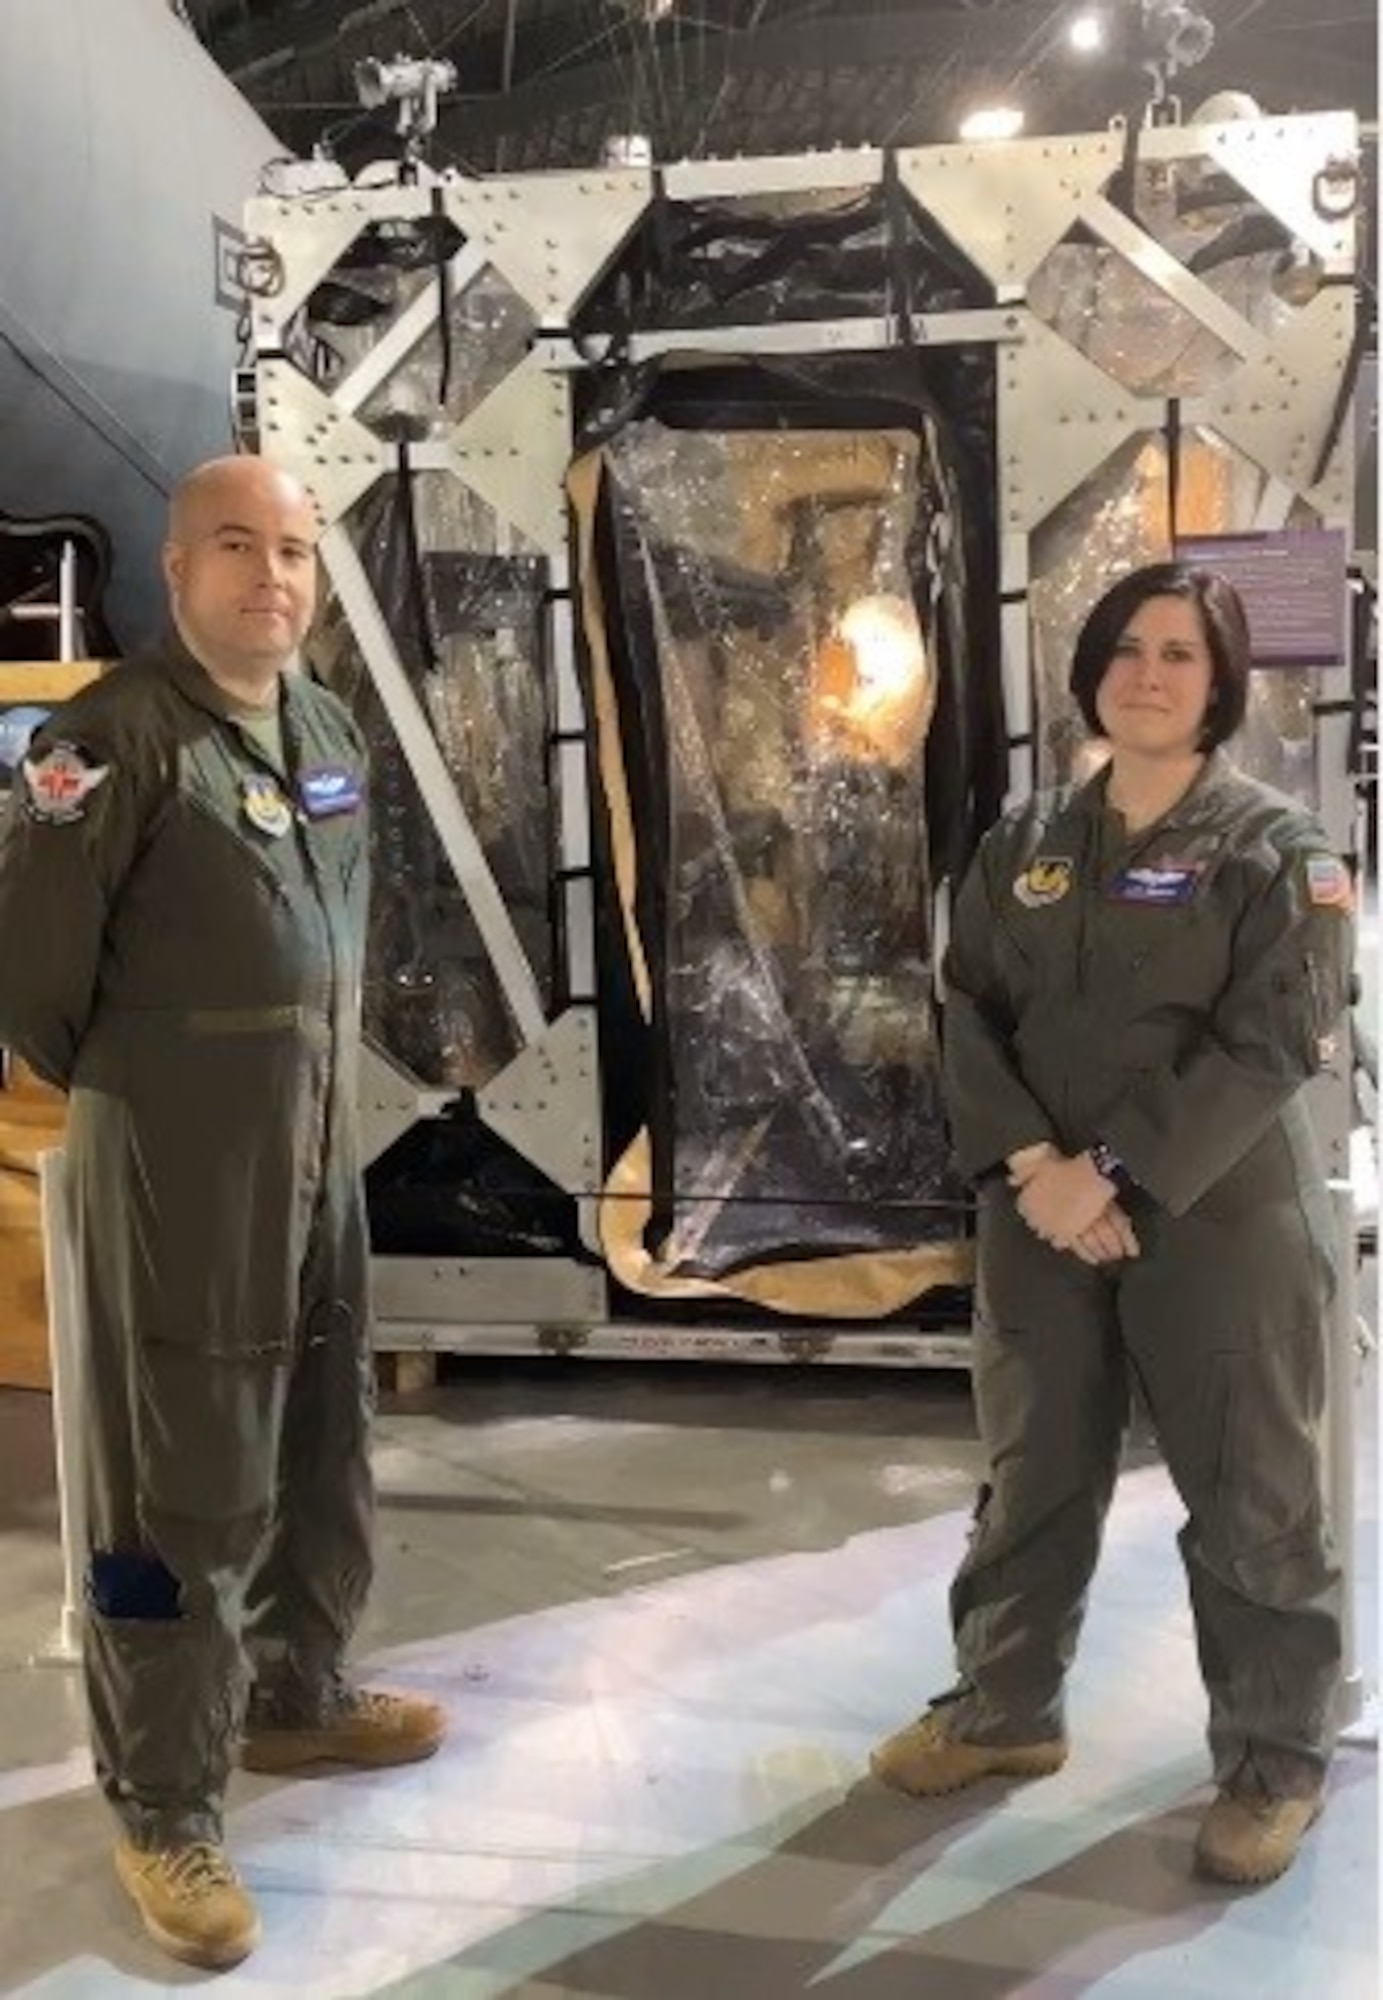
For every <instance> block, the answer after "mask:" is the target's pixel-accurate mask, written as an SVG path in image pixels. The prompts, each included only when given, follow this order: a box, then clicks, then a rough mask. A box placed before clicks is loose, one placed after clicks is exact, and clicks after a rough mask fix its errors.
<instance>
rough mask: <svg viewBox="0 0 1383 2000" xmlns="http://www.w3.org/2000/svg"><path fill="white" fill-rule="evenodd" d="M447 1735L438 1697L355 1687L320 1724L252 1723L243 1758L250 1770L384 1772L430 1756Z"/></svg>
mask: <svg viewBox="0 0 1383 2000" xmlns="http://www.w3.org/2000/svg"><path fill="white" fill-rule="evenodd" d="M446 1733H447V1719H446V1715H445V1714H444V1712H443V1711H442V1710H441V1709H440V1708H439V1707H438V1706H437V1704H436V1702H435V1701H424V1700H422V1699H421V1697H420V1696H418V1695H411V1694H385V1693H383V1692H381V1691H380V1690H379V1689H375V1688H353V1689H349V1690H346V1691H345V1692H343V1694H342V1696H341V1699H340V1701H339V1702H338V1703H337V1705H336V1706H335V1707H334V1708H333V1709H332V1710H331V1711H330V1713H329V1714H328V1715H326V1716H325V1717H324V1718H323V1719H322V1720H321V1721H319V1722H312V1723H303V1724H301V1725H299V1726H294V1727H281V1728H275V1727H267V1726H266V1727H260V1726H258V1725H257V1724H256V1723H254V1722H253V1721H251V1722H249V1723H248V1724H247V1725H246V1729H245V1736H244V1740H243V1742H242V1743H241V1746H240V1762H241V1764H242V1765H243V1767H244V1768H245V1770H247V1771H269V1772H282V1771H299V1770H302V1769H304V1768H305V1767H307V1766H309V1765H312V1764H353V1765H357V1766H364V1767H365V1768H367V1769H372V1770H379V1769H383V1768H384V1767H385V1766H387V1765H390V1764H416V1763H418V1762H419V1761H420V1760H421V1759H422V1758H424V1757H430V1756H431V1755H432V1753H433V1751H434V1750H436V1748H437V1747H438V1745H439V1744H440V1743H441V1741H442V1738H443V1737H444V1736H445V1735H446Z"/></svg>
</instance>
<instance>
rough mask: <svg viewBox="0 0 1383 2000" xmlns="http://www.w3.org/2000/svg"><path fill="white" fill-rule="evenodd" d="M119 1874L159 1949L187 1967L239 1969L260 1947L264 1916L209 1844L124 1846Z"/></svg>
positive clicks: (118, 1848)
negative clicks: (234, 1967)
mask: <svg viewBox="0 0 1383 2000" xmlns="http://www.w3.org/2000/svg"><path fill="white" fill-rule="evenodd" d="M115 1872H116V1874H117V1875H118V1876H119V1877H120V1881H121V1884H122V1886H123V1887H124V1889H125V1891H126V1893H127V1894H128V1896H129V1898H130V1900H131V1902H132V1903H133V1904H134V1906H135V1908H136V1909H137V1910H138V1911H139V1914H140V1917H141V1918H142V1919H143V1923H144V1928H145V1930H146V1931H147V1932H148V1933H149V1935H150V1937H151V1938H152V1939H153V1940H154V1942H155V1944H159V1945H162V1947H163V1949H164V1950H165V1951H166V1952H168V1953H169V1954H170V1955H171V1956H172V1957H173V1958H178V1959H181V1960H182V1961H183V1963H184V1964H185V1965H200V1966H204V1967H206V1968H207V1969H208V1970H211V1971H217V1970H220V1969H222V1968H224V1967H225V1966H228V1965H239V1963H240V1961H241V1959H242V1958H248V1957H249V1955H250V1953H251V1952H252V1951H253V1950H254V1948H255V1946H256V1945H257V1944H258V1943H259V1913H258V1911H257V1910H256V1909H255V1906H254V1903H253V1902H252V1901H251V1899H250V1897H249V1896H248V1895H247V1893H246V1891H245V1889H244V1888H243V1887H242V1885H241V1882H240V1877H239V1876H238V1875H237V1874H236V1872H235V1870H234V1868H232V1867H231V1864H230V1862H229V1861H228V1860H227V1859H226V1856H225V1853H224V1851H223V1850H222V1849H221V1848H219V1847H216V1846H214V1845H213V1844H212V1842H211V1841H209V1840H199V1841H196V1842H194V1843H192V1844H191V1845H190V1846H187V1847H167V1848H161V1849H157V1850H152V1849H151V1850H145V1849H144V1848H139V1847H134V1846H132V1845H131V1843H130V1842H129V1841H128V1840H122V1841H119V1842H117V1844H116V1849H115Z"/></svg>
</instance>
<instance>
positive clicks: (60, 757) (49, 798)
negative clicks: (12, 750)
mask: <svg viewBox="0 0 1383 2000" xmlns="http://www.w3.org/2000/svg"><path fill="white" fill-rule="evenodd" d="M21 768H22V770H23V773H24V806H25V810H26V811H27V812H28V815H29V817H30V819H36V820H42V821H43V822H44V823H45V824H46V825H48V826H67V825H70V824H71V823H72V821H73V820H79V819H83V818H85V816H86V802H87V800H88V799H89V798H90V797H91V794H92V793H93V792H94V791H95V790H96V787H97V786H98V785H99V784H101V783H103V781H104V780H105V779H106V778H108V777H109V776H110V766H109V764H93V763H92V762H91V760H90V758H88V756H87V755H86V752H85V751H84V750H82V749H81V748H80V747H79V746H78V745H77V744H75V743H55V744H54V745H53V747H52V749H51V750H45V751H44V753H43V755H42V756H41V757H26V758H25V759H24V762H23V765H22V766H21Z"/></svg>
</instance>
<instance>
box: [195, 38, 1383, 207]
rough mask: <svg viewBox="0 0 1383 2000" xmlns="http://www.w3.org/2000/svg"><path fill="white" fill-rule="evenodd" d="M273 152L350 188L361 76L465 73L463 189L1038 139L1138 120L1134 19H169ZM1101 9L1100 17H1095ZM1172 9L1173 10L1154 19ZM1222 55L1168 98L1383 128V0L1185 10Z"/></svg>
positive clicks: (451, 117)
mask: <svg viewBox="0 0 1383 2000" xmlns="http://www.w3.org/2000/svg"><path fill="white" fill-rule="evenodd" d="M173 4H174V5H175V6H176V7H177V9H178V11H179V12H180V13H181V14H182V15H183V16H184V17H185V18H186V19H187V20H188V21H189V22H190V24H191V26H192V27H193V29H194V30H195V32H196V33H197V34H198V35H199V37H200V38H201V40H202V41H203V42H204V43H205V45H206V46H207V48H208V49H209V50H210V51H211V53H212V55H213V56H214V57H215V58H216V60H217V62H218V63H219V64H220V65H221V67H222V68H223V69H225V70H226V71H227V73H228V74H229V75H230V76H231V77H232V78H233V79H234V80H235V82H236V83H237V84H238V86H239V87H240V89H241V90H242V91H243V92H244V94H245V96H246V97H248V98H249V99H250V101H251V102H252V103H253V104H254V105H255V107H256V108H257V109H258V111H259V112H260V114H261V115H262V116H263V117H264V118H265V119H266V120H267V121H268V123H269V124H270V125H271V126H272V127H273V128H274V130H275V131H276V132H277V133H278V134H279V136H280V137H281V138H282V139H283V141H284V145H285V148H286V149H287V150H289V151H292V152H296V153H304V154H305V153H309V152H310V151H311V150H312V148H313V146H314V145H315V144H316V143H318V142H319V141H323V140H326V141H327V143H328V145H329V146H330V147H331V148H332V149H333V150H334V151H335V152H336V154H337V157H339V158H340V159H341V161H342V163H343V164H345V165H346V166H348V167H351V168H352V169H354V168H356V167H358V166H360V165H362V164H363V163H364V162H365V161H366V160H369V159H374V158H378V157H380V156H381V155H385V154H387V153H388V152H389V151H390V150H391V135H392V124H391V119H390V115H389V114H388V113H386V112H369V113H367V112H362V110H361V108H360V105H359V100H358V98H357V95H356V90H355V84H354V66H355V64H356V63H357V62H358V61H360V60H361V59H362V58H365V57H370V56H373V57H379V58H382V59H385V60H390V59H393V58H394V57H397V56H400V55H403V56H409V57H417V56H424V55H426V56H433V57H438V58H445V59H446V60H448V61H450V62H452V63H454V64H455V66H456V69H457V73H458V81H457V88H456V91H455V92H454V93H453V94H452V95H451V96H450V97H448V98H447V99H446V100H445V102H444V106H443V110H442V114H441V118H440V121H439V124H438V128H437V131H436V134H435V135H434V138H433V140H432V143H431V146H430V150H429V158H430V159H431V160H432V162H433V164H434V165H437V166H447V165H455V166H459V167H462V168H464V169H470V170H474V171H492V170H495V169H497V168H509V169H517V168H531V167H544V166H570V165H588V164H590V163H592V162H594V161H596V160H598V159H599V158H600V157H601V154H602V148H603V146H604V143H605V141H606V140H607V139H608V138H610V137H611V136H612V135H616V134H621V133H631V132H640V133H644V134H647V135H648V136H649V138H650V139H651V141H652V146H653V153H654V157H655V158H656V159H658V160H660V161H668V160H675V159H681V158H685V157H705V156H707V155H712V154H720V155H724V154H733V153H740V152H752V153H765V152H797V151H802V150H804V149H806V148H809V147H829V146H833V145H838V144H839V145H866V144H868V145H878V144H898V145H925V144H933V143H937V142H940V141H944V140H948V139H953V138H954V137H955V136H956V126H957V123H958V121H959V118H960V116H961V115H962V113H963V112H964V111H965V110H966V109H967V108H969V107H970V106H971V105H973V104H974V103H975V102H976V101H978V100H992V99H993V98H994V97H995V96H997V95H1000V94H1009V95H1013V96H1015V97H1017V98H1018V99H1019V100H1020V101H1021V102H1022V104H1023V106H1024V109H1025V112H1026V117H1027V130H1028V131H1029V132H1030V133H1031V132H1037V133H1042V132H1079V131H1089V130H1093V129H1098V128H1100V127H1102V126H1104V125H1105V124H1107V123H1108V121H1109V119H1110V118H1111V117H1112V116H1114V115H1115V114H1116V113H1119V112H1121V111H1122V112H1127V113H1130V114H1132V115H1134V116H1138V117H1141V116H1142V113H1143V107H1144V106H1145V105H1146V103H1147V98H1148V93H1149V89H1150V88H1151V79H1150V77H1149V76H1148V74H1147V73H1146V72H1145V71H1144V70H1143V69H1142V68H1141V67H1140V60H1141V58H1142V57H1143V56H1144V55H1145V54H1146V53H1147V50H1146V46H1140V42H1139V38H1140V35H1141V33H1142V29H1141V22H1142V18H1143V7H1144V4H1145V0H1102V11H1103V12H1104V13H1105V14H1106V15H1107V16H1108V17H1110V19H1111V21H1112V22H1113V24H1114V28H1115V33H1116V42H1117V43H1118V44H1121V46H1122V54H1120V53H1117V52H1116V53H1114V54H1106V55H1105V56H1103V57H1098V58H1093V59H1092V58H1084V59H1082V58H1078V57H1076V56H1074V55H1073V54H1072V53H1071V52H1070V51H1069V49H1068V48H1067V46H1066V43H1065V31H1066V28H1067V25H1068V23H1069V21H1070V19H1071V17H1072V16H1073V15H1074V14H1075V13H1077V12H1080V11H1090V10H1091V9H1090V8H1085V9H1082V7H1081V6H1080V5H1079V4H1078V0H1065V4H1057V5H1052V4H1045V0H1036V3H1035V0H173ZM1091 4H1092V7H1099V6H1100V5H1101V0H1091ZM1154 4H1157V5H1164V6H1165V5H1169V4H1171V0H1154ZM1187 5H1188V7H1189V11H1190V12H1192V13H1193V14H1198V15H1200V16H1202V17H1203V18H1204V19H1205V20H1206V21H1208V22H1209V23H1210V25H1211V26H1212V27H1213V29H1214V46H1213V48H1212V49H1211V51H1210V53H1209V55H1208V56H1207V57H1206V58H1205V59H1204V60H1202V61H1201V62H1199V63H1198V64H1197V65H1196V66H1195V67H1194V68H1188V69H1186V70H1184V71H1183V72H1182V73H1181V74H1180V75H1179V76H1177V77H1175V78H1174V79H1173V80H1172V86H1171V87H1172V89H1173V90H1174V91H1175V92H1177V93H1178V94H1179V96H1180V98H1181V100H1182V102H1183V105H1184V107H1185V109H1186V110H1187V111H1188V112H1189V111H1190V110H1192V109H1194V107H1195V106H1196V105H1197V104H1199V103H1201V102H1202V101H1203V100H1204V99H1205V98H1206V97H1207V96H1209V95H1210V94H1211V93H1212V92H1214V91H1219V90H1225V89H1239V90H1246V91H1248V92H1250V93H1251V94H1252V95H1253V96H1254V97H1255V98H1256V99H1257V101H1258V102H1259V104H1260V105H1261V106H1262V107H1263V109H1264V110H1266V111H1271V112H1282V111H1291V110H1303V111H1306V110H1338V109H1354V110H1356V111H1357V112H1358V113H1359V114H1360V116H1361V117H1362V118H1364V119H1365V120H1366V121H1369V122H1370V123H1371V122H1372V121H1373V120H1374V119H1375V118H1376V116H1377V111H1376V106H1377V39H1378V10H1377V0H1187Z"/></svg>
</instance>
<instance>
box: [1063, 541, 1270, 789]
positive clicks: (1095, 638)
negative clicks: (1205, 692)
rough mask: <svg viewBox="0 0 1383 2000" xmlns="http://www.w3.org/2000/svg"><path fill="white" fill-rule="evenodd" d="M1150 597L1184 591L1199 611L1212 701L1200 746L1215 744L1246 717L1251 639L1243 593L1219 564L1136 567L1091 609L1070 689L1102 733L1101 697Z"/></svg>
mask: <svg viewBox="0 0 1383 2000" xmlns="http://www.w3.org/2000/svg"><path fill="white" fill-rule="evenodd" d="M1150 597H1185V598H1187V599H1189V600H1190V602H1191V603H1192V604H1194V605H1195V606H1196V608H1197V610H1198V611H1199V612H1200V620H1201V627H1202V629H1203V631H1204V633H1205V640H1206V645H1207V647H1208V648H1209V652H1210V663H1211V683H1210V703H1209V706H1208V707H1207V709H1206V712H1205V728H1204V730H1203V732H1202V735H1201V748H1202V749H1203V750H1213V749H1214V748H1215V746H1216V745H1217V744H1219V743H1223V742H1224V741H1225V740H1226V738H1228V737H1230V736H1232V735H1233V734H1234V732H1235V730H1236V729H1237V728H1238V727H1239V725H1240V723H1241V722H1242V721H1243V719H1244V710H1245V708H1246V707H1247V705H1248V697H1249V666H1250V663H1251V660H1252V645H1251V641H1250V639H1249V624H1248V619H1247V618H1246V617H1245V615H1244V605H1243V600H1242V599H1241V598H1240V596H1239V593H1238V591H1237V590H1236V589H1235V588H1234V585H1233V584H1232V583H1230V582H1229V581H1228V580H1227V579H1226V578H1225V577H1222V576H1221V575H1220V574H1219V573H1218V571H1216V570H1213V569H1196V568H1193V567H1192V565H1191V564H1189V563H1178V562H1162V563H1150V564H1149V565H1148V567H1147V568H1146V569H1135V570H1131V571H1130V572H1129V574H1128V575H1127V576H1124V577H1120V579H1119V581H1118V582H1117V583H1116V584H1115V585H1114V586H1113V588H1112V589H1110V590H1107V591H1106V592H1105V594H1104V596H1103V597H1102V598H1101V599H1100V600H1099V602H1098V603H1097V604H1096V605H1095V606H1094V608H1093V610H1092V611H1091V612H1090V613H1089V615H1088V617H1087V618H1086V621H1085V623H1084V625H1082V627H1081V629H1080V636H1079V637H1078V638H1077V640H1076V649H1075V652H1074V654H1073V656H1072V659H1071V693H1072V694H1073V695H1074V696H1075V698H1076V703H1077V705H1078V707H1079V709H1080V712H1081V715H1082V716H1083V717H1084V719H1085V726H1086V728H1087V729H1088V730H1089V731H1090V732H1091V734H1092V735H1094V736H1103V735H1104V728H1103V725H1102V724H1101V722H1100V717H1099V711H1098V710H1097V708H1096V706H1095V697H1096V696H1097V694H1098V693H1099V691H1100V683H1101V681H1102V680H1103V679H1104V677H1105V674H1106V673H1107V672H1108V669H1109V665H1110V662H1111V661H1112V660H1113V658H1114V652H1115V648H1116V647H1117V646H1118V643H1119V640H1120V639H1121V638H1122V636H1123V634H1124V633H1125V632H1126V631H1127V629H1128V626H1129V622H1130V620H1131V619H1133V618H1134V617H1135V616H1136V615H1137V613H1138V611H1139V610H1140V609H1141V607H1142V606H1143V605H1144V604H1146V603H1147V601H1148V599H1149V598H1150Z"/></svg>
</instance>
